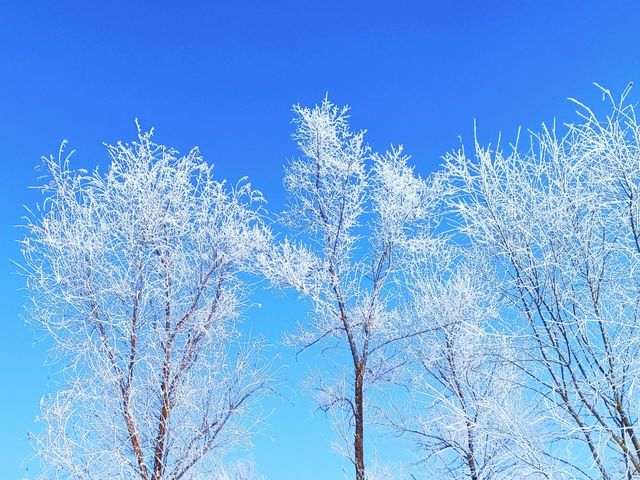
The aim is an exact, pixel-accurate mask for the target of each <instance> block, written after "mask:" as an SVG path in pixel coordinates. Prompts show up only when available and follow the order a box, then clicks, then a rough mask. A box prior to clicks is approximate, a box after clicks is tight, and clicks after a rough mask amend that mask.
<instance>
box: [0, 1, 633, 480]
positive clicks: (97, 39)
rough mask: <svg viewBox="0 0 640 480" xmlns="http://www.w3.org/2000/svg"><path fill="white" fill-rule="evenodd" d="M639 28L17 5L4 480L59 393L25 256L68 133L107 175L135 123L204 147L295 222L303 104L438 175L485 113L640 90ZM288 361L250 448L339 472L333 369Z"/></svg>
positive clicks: (425, 6) (8, 132) (488, 116)
mask: <svg viewBox="0 0 640 480" xmlns="http://www.w3.org/2000/svg"><path fill="white" fill-rule="evenodd" d="M639 27H640V3H638V2H631V1H625V2H603V1H598V2H590V1H580V2H577V1H576V2H563V1H538V2H533V1H530V2H523V1H504V2H498V1H492V2H477V1H465V2H462V1H451V2H444V1H442V2H432V1H422V2H403V1H394V2H371V1H370V2H344V1H342V2H340V1H328V0H327V1H323V2H300V1H298V2H264V1H263V2H243V1H237V2H227V3H222V2H194V1H182V2H179V3H178V2H147V3H145V2H86V1H85V2H79V1H76V2H73V1H56V2H8V1H6V2H1V4H0V58H1V61H2V69H1V74H0V167H1V169H0V196H1V198H0V200H1V202H0V205H2V208H0V229H1V234H0V314H1V315H2V331H1V333H0V478H2V479H14V478H15V479H18V478H24V476H25V469H24V466H22V461H23V459H24V458H25V457H26V456H27V455H28V454H29V452H30V448H29V445H28V443H27V441H26V433H27V432H28V431H29V430H33V429H34V428H36V426H34V423H33V420H34V418H35V417H36V415H37V414H38V402H39V399H40V397H41V395H42V394H43V393H45V392H46V391H47V388H49V385H48V383H47V375H48V371H47V369H46V368H45V367H44V366H43V362H44V361H45V353H46V349H45V345H44V344H42V343H39V344H36V343H35V342H34V334H33V333H32V332H31V331H29V330H28V329H27V328H25V326H24V325H23V321H22V320H21V319H20V318H19V314H20V312H21V305H22V304H23V302H24V299H23V298H22V294H21V293H20V292H19V290H18V289H19V288H20V286H21V284H22V280H21V279H20V278H19V277H17V276H15V275H13V274H12V273H13V272H14V271H15V267H13V266H12V265H11V263H10V261H9V260H10V259H14V260H15V259H18V258H19V252H18V248H17V245H16V240H17V239H18V238H19V237H20V235H21V233H20V230H19V229H17V228H15V225H17V224H19V223H20V221H21V220H20V218H21V215H22V214H23V213H24V210H23V207H22V205H23V204H27V205H34V204H35V202H36V201H38V193H37V192H36V191H33V190H28V189H27V187H28V186H29V185H34V184H36V183H37V173H36V172H35V171H34V167H35V166H36V165H37V164H38V162H39V157H40V156H41V155H42V154H49V153H54V152H56V151H57V149H58V146H59V144H60V142H61V140H63V139H68V140H69V142H70V145H71V147H72V148H75V149H76V150H77V154H76V156H75V163H74V165H75V166H76V167H85V168H93V167H95V166H96V165H99V164H100V165H105V157H106V156H105V152H104V149H103V147H102V145H101V143H102V142H115V141H117V140H119V139H123V140H131V139H132V138H133V137H134V135H135V125H134V119H135V118H136V117H137V118H139V119H140V122H141V123H142V125H143V127H145V128H148V127H152V126H153V127H155V128H156V132H157V136H156V139H157V141H159V142H162V143H165V144H169V145H173V146H175V147H176V148H178V149H180V150H181V151H185V150H187V149H189V148H190V147H192V146H194V145H198V146H199V147H200V148H201V150H202V152H203V154H204V156H205V158H206V159H207V160H208V161H209V162H212V163H215V165H216V168H217V172H218V175H219V176H220V177H226V178H229V179H231V180H235V179H237V178H239V177H241V176H244V175H249V176H250V177H251V179H252V182H253V184H254V185H255V186H256V187H258V188H260V189H261V190H262V191H263V192H264V194H265V195H266V197H267V198H268V199H269V202H270V206H271V208H272V209H274V210H276V211H278V210H280V209H281V207H282V200H283V196H282V194H283V191H282V187H281V174H282V167H283V163H284V162H285V161H286V160H287V159H288V158H291V157H292V156H294V155H295V154H296V152H295V146H294V144H293V142H292V141H291V139H290V134H291V132H292V125H291V123H290V120H291V116H292V115H291V105H292V104H294V103H298V102H300V103H304V104H311V103H316V102H318V101H320V100H321V99H322V97H323V96H324V95H325V93H326V92H329V94H330V97H331V99H332V100H333V101H334V102H337V103H340V104H343V103H348V104H349V105H351V107H352V124H353V126H354V127H356V128H367V129H368V131H369V133H368V137H367V138H368V141H369V143H370V144H371V145H372V146H373V147H374V148H375V149H384V148H386V147H387V145H388V144H389V143H393V144H400V143H402V144H404V145H405V148H406V151H407V152H408V153H410V154H412V155H413V158H414V161H415V164H416V165H417V168H418V170H419V171H420V172H421V173H424V174H427V173H428V172H430V171H432V170H433V169H434V168H436V167H437V165H438V163H439V159H440V156H441V155H442V154H443V153H445V152H446V151H448V150H451V149H452V148H455V147H457V146H458V145H459V139H458V136H462V137H463V138H464V139H465V141H469V140H470V139H471V134H472V129H473V120H474V118H475V119H477V120H478V132H479V135H480V139H481V140H482V141H486V142H489V141H491V140H493V139H495V137H496V134H497V133H498V132H499V131H502V132H503V134H504V135H505V136H506V137H507V138H508V139H509V138H512V137H513V136H514V135H515V132H516V130H517V127H518V126H520V125H521V126H523V127H524V128H534V129H535V128H537V127H538V126H539V125H540V123H541V122H542V121H552V120H553V119H554V117H555V118H557V119H558V121H559V122H564V121H570V120H574V119H575V116H574V114H573V112H574V110H575V108H574V106H573V105H572V104H570V103H569V102H567V100H566V99H567V98H568V97H577V98H580V99H582V100H585V101H587V102H589V103H598V102H599V101H600V97H599V95H598V92H597V91H596V89H595V88H594V87H593V86H592V83H593V82H598V83H600V84H602V85H605V86H607V87H609V88H611V89H613V90H614V91H616V92H620V91H621V90H622V88H623V87H624V85H625V84H627V83H628V82H629V81H636V82H637V81H638V80H640V78H639V74H640V55H639V54H640V39H639V37H638V31H639ZM632 97H633V98H634V99H636V98H638V97H637V92H636V93H634V94H633V95H632ZM259 296H260V299H261V301H263V303H264V306H263V307H262V309H260V310H252V311H251V312H250V315H249V317H250V318H249V321H250V322H252V325H253V326H254V327H253V328H254V330H257V331H261V332H264V333H265V334H266V335H267V336H268V337H269V338H270V339H271V340H272V341H274V342H277V341H278V339H279V338H280V336H281V335H282V333H283V332H285V331H287V330H288V329H290V328H291V327H292V326H293V325H294V322H295V321H296V320H299V319H302V318H304V317H303V316H304V309H303V306H302V305H301V304H300V303H298V302H296V300H295V297H294V296H287V297H284V299H283V298H277V299H276V298H274V297H272V296H271V295H270V294H267V293H260V295H259ZM282 363H283V364H287V365H289V368H288V369H287V370H285V380H286V382H285V383H286V388H285V389H284V390H285V391H284V393H285V396H286V400H280V399H273V400H271V401H270V402H269V403H268V405H267V408H268V410H269V411H273V413H272V415H271V417H270V419H269V421H268V423H269V424H270V425H271V426H270V427H268V428H267V429H266V430H265V433H267V434H268V435H270V436H271V438H268V437H260V438H258V439H257V440H256V445H255V447H254V449H253V450H252V452H251V454H252V456H253V458H254V460H255V461H256V462H257V464H258V469H259V471H260V472H261V473H263V474H264V475H266V477H267V478H268V479H272V480H289V479H291V480H293V479H300V478H304V479H307V480H321V479H322V480H326V479H329V478H341V473H340V472H341V468H343V467H344V466H345V464H344V463H343V462H342V461H340V460H339V459H338V458H337V457H336V456H335V455H334V454H333V453H332V452H331V451H330V450H329V448H328V440H329V439H330V438H331V430H330V429H329V427H328V423H327V421H326V420H325V419H324V416H323V415H322V414H319V413H314V412H313V407H312V404H311V403H310V401H309V400H308V399H307V398H306V397H304V396H300V394H297V395H296V396H295V397H294V396H293V392H296V391H297V390H299V388H298V387H299V382H300V379H301V378H302V377H303V375H304V372H305V370H306V369H307V368H308V367H310V366H313V365H316V364H317V363H318V361H317V358H316V357H315V356H314V355H313V354H310V355H307V356H302V357H301V358H299V359H298V361H297V362H296V359H295V357H294V356H293V354H292V352H288V351H287V352H285V353H284V354H283V358H282ZM380 445H383V444H382V443H381V444H380ZM379 448H380V449H383V447H379ZM384 449H387V447H384ZM32 471H33V470H32ZM349 471H350V470H349Z"/></svg>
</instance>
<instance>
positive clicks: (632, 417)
mask: <svg viewBox="0 0 640 480" xmlns="http://www.w3.org/2000/svg"><path fill="white" fill-rule="evenodd" d="M603 92H604V93H605V95H606V97H607V98H609V99H610V100H611V104H612V107H613V108H612V110H611V113H610V114H609V115H608V116H606V117H604V119H600V118H599V117H598V116H597V115H596V114H594V113H593V112H592V111H591V110H589V109H588V108H586V107H584V106H581V107H582V108H581V112H582V114H581V115H582V116H581V120H580V122H579V123H578V124H575V125H569V126H568V129H567V133H566V135H564V136H561V137H558V136H557V135H556V132H555V129H543V130H542V132H541V133H540V134H537V135H535V136H534V138H533V141H532V146H531V148H530V150H529V151H527V152H524V153H523V152H521V151H520V149H518V148H513V149H509V150H508V151H505V150H503V149H501V148H500V147H499V146H498V147H496V148H490V147H489V148H484V147H481V146H479V145H476V148H475V156H474V157H469V156H467V155H466V154H465V152H464V151H460V152H458V153H455V154H451V155H449V156H448V157H447V159H446V163H447V168H448V170H449V173H450V174H451V178H452V179H453V182H454V184H455V185H456V186H457V187H458V189H459V190H458V193H457V195H456V197H455V201H454V206H455V208H456V210H457V214H458V215H459V220H460V222H461V228H460V232H461V233H462V234H464V235H466V236H467V237H468V238H469V239H470V242H471V246H472V248H474V249H478V250H482V251H484V252H485V253H487V254H488V255H491V256H492V258H493V259H494V262H495V265H496V268H497V270H498V272H499V273H500V275H501V277H502V278H501V279H500V281H499V283H498V284H497V288H500V290H501V291H503V292H504V294H505V295H506V298H508V299H509V300H510V302H511V305H512V306H513V308H514V315H513V318H512V321H513V324H514V325H518V326H519V327H523V328H524V330H523V331H524V332H526V333H527V336H526V338H525V340H526V341H524V342H523V347H522V348H521V349H519V350H518V355H519V358H518V362H517V365H519V366H520V369H521V371H522V372H523V373H524V374H526V375H527V376H528V382H527V384H528V385H529V386H530V387H531V388H532V389H533V390H534V391H535V395H537V396H538V398H541V399H542V400H544V402H545V407H546V410H547V413H548V415H549V417H550V419H551V420H552V421H553V425H554V433H555V437H556V439H555V442H554V443H553V444H552V445H551V446H550V447H551V448H552V451H553V452H554V453H555V454H557V455H558V456H561V458H564V460H565V461H566V463H565V467H566V468H567V471H568V472H569V474H570V475H573V476H572V477H570V478H594V479H595V478H598V479H605V480H617V479H622V478H625V479H631V478H640V432H639V431H638V421H639V419H640V409H639V406H640V398H639V396H638V391H639V389H638V386H639V383H638V382H639V380H640V378H639V375H640V351H639V349H640V335H639V334H638V333H639V328H640V315H639V312H640V310H639V306H640V276H639V272H640V229H639V227H638V225H640V203H639V202H640V125H639V124H638V122H637V119H636V116H635V112H634V108H633V106H631V105H628V104H626V103H625V102H624V97H626V94H627V93H628V92H625V94H624V95H623V99H622V101H620V102H617V101H613V99H612V97H611V95H610V94H609V93H608V92H607V91H606V90H603ZM569 466H570V467H569Z"/></svg>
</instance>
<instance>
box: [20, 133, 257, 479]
mask: <svg viewBox="0 0 640 480" xmlns="http://www.w3.org/2000/svg"><path fill="white" fill-rule="evenodd" d="M63 147H64V145H63ZM107 151H108V154H109V157H110V161H111V163H110V166H109V167H108V170H107V171H106V172H105V173H102V172H99V171H98V170H97V169H96V170H95V171H94V172H92V173H89V172H86V171H72V170H70V168H69V157H66V158H63V157H64V154H63V149H61V151H60V155H59V157H58V159H54V158H53V157H52V158H46V159H44V164H45V167H46V169H47V170H48V177H47V178H48V180H47V181H46V183H45V184H44V186H43V187H42V192H43V194H44V201H43V202H42V204H41V205H40V206H39V208H38V209H37V210H36V211H34V212H33V213H32V214H31V215H30V216H29V217H28V224H27V225H26V229H27V233H26V236H25V238H24V240H23V242H22V250H23V254H24V259H25V260H24V272H25V275H26V283H27V289H28V292H29V295H30V303H29V305H28V307H27V309H28V318H29V319H30V321H31V322H33V323H34V324H35V325H37V326H38V327H41V328H42V329H44V331H45V332H46V333H47V334H48V336H49V338H50V339H51V340H52V343H53V351H52V355H53V360H54V361H56V362H57V364H58V365H60V366H61V367H62V368H61V371H60V374H59V375H58V376H57V379H58V380H57V382H56V383H55V386H56V387H57V391H54V392H53V393H52V394H51V395H49V396H48V397H45V398H44V399H43V401H42V416H41V426H42V431H41V433H39V434H36V436H35V440H34V443H35V447H36V449H37V452H38V454H39V456H40V458H41V460H42V464H43V469H44V474H43V475H44V476H46V478H74V479H83V480H86V479H98V480H105V479H124V478H127V479H134V478H139V479H143V480H160V479H172V480H178V479H180V478H184V479H186V478H191V479H195V478H213V476H215V474H217V473H218V471H219V470H218V466H219V462H220V460H221V454H222V452H223V451H224V450H225V449H227V448H229V447H232V446H233V445H236V444H237V443H238V442H246V441H247V440H248V439H249V438H250V436H249V435H250V433H251V431H252V428H253V427H254V426H255V422H256V421H257V420H258V419H257V417H255V416H251V415H247V409H246V407H247V406H248V405H249V403H250V401H252V400H253V399H255V398H257V397H258V396H259V395H260V394H261V392H263V391H264V389H265V385H266V382H267V380H268V376H267V374H266V372H265V367H264V366H263V365H262V364H261V358H260V350H261V347H260V342H259V341H258V340H251V339H244V338H243V337H241V335H240V333H239V330H238V328H237V319H238V316H239V313H240V311H241V308H242V307H243V305H244V304H245V300H246V293H247V285H246V275H242V274H243V273H246V272H251V271H252V264H253V261H252V258H253V257H254V254H255V252H256V251H257V250H261V249H263V244H264V242H265V241H266V240H267V239H268V237H269V232H268V230H267V228H266V227H265V225H264V223H263V220H262V217H261V211H260V205H261V202H262V197H261V195H260V194H259V193H258V192H257V191H255V190H253V189H252V188H251V186H250V184H248V183H247V182H246V181H241V182H240V183H238V184H237V185H236V186H235V187H229V186H228V185H227V184H226V183H225V182H220V181H217V180H215V179H214V178H213V177H212V167H211V166H209V165H207V164H206V163H205V162H204V160H203V158H202V157H201V155H200V153H199V152H198V150H197V149H193V150H192V151H190V152H189V153H188V154H187V155H184V156H179V155H178V153H177V152H176V151H174V150H172V149H170V148H166V147H164V146H161V145H157V144H155V143H153V141H152V138H151V132H149V133H141V134H139V138H138V140H137V141H136V142H134V143H131V144H123V143H118V144H117V145H115V146H108V147H107ZM249 413H250V412H249Z"/></svg>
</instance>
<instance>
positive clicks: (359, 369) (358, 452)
mask: <svg viewBox="0 0 640 480" xmlns="http://www.w3.org/2000/svg"><path fill="white" fill-rule="evenodd" d="M355 374H356V383H355V412H354V414H355V417H356V434H355V439H354V447H355V467H356V480H364V409H363V383H364V363H363V362H358V363H356V365H355Z"/></svg>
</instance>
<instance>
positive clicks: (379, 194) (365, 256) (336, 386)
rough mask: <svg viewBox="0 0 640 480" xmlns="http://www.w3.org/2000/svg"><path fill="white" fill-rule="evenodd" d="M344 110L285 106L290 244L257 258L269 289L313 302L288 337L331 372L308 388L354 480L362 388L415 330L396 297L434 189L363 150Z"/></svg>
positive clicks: (429, 221) (398, 358)
mask: <svg viewBox="0 0 640 480" xmlns="http://www.w3.org/2000/svg"><path fill="white" fill-rule="evenodd" d="M347 111H348V110H347V108H338V107H336V106H335V105H333V104H332V103H330V102H329V101H328V100H326V99H325V100H324V102H323V103H322V104H321V105H319V106H315V107H313V108H306V107H301V106H296V107H294V112H295V115H296V117H295V123H296V127H297V128H296V131H295V134H294V139H295V140H296V141H297V144H298V147H299V149H300V152H301V153H302V157H301V158H299V159H297V160H294V161H292V162H291V163H290V164H289V166H288V167H287V169H286V172H285V177H284V185H285V188H286V191H287V193H288V209H287V211H286V212H285V213H284V214H283V215H282V221H283V223H284V224H285V225H286V226H287V227H289V228H290V229H291V230H292V231H293V232H294V233H295V234H296V235H297V238H298V240H299V242H298V243H296V242H295V241H289V240H286V241H284V242H282V243H281V244H280V245H279V246H278V249H277V250H276V251H275V252H272V253H270V254H268V255H265V256H264V258H263V260H262V261H263V264H265V265H266V267H265V269H266V271H267V274H268V276H269V277H270V278H271V279H272V280H273V282H274V283H275V284H276V285H279V286H288V287H293V288H295V289H297V291H298V292H300V293H301V294H302V296H303V297H305V298H307V299H308V300H310V302H311V304H312V305H313V311H312V313H311V315H310V319H309V321H308V323H307V324H304V325H301V326H300V329H299V331H298V332H297V333H296V334H294V335H292V336H291V338H290V340H291V343H292V344H295V345H297V346H298V347H299V348H301V349H306V348H308V347H311V346H313V345H315V344H323V345H324V349H323V355H324V358H325V359H326V361H327V364H328V365H330V366H331V368H327V369H325V370H324V371H322V372H320V373H319V375H318V378H314V379H313V380H312V388H313V389H314V390H315V391H316V392H317V400H318V402H319V406H320V407H321V408H322V409H324V410H325V411H327V412H330V413H331V414H332V415H334V419H335V420H336V426H337V430H338V432H339V436H340V437H341V440H342V442H341V443H340V444H339V445H338V448H339V451H340V452H341V453H343V454H344V455H345V456H346V457H347V458H348V459H350V460H351V462H352V463H353V465H354V467H355V478H356V480H364V478H365V455H364V432H365V411H366V405H367V402H368V399H369V396H368V395H367V391H368V389H369V388H370V387H372V386H374V385H379V384H380V383H381V382H384V381H387V380H390V379H392V378H393V377H394V375H396V374H397V369H398V367H399V366H400V365H402V363H403V362H404V358H403V355H402V353H403V352H402V348H401V347H400V340H402V339H407V338H409V337H411V336H412V335H416V334H417V333H418V332H417V331H415V330H414V329H413V326H412V325H410V324H408V325H406V326H407V328H406V329H403V328H401V327H400V325H399V323H400V322H401V321H402V317H401V315H400V314H399V311H400V310H399V309H398V300H400V299H401V298H403V297H404V295H405V293H406V292H405V289H404V288H403V287H402V281H401V279H402V277H403V275H404V274H405V273H406V268H407V263H406V262H408V261H410V258H411V257H410V255H408V252H409V251H410V247H411V244H412V242H413V241H417V240H416V239H417V238H418V237H420V236H423V235H426V233H425V232H428V233H430V232H432V231H433V229H434V228H435V222H434V219H435V212H436V209H435V204H436V203H437V199H438V195H437V191H438V185H439V183H438V182H426V181H425V180H423V179H421V178H420V177H419V176H417V175H416V174H415V173H414V172H413V169H412V167H410V166H409V165H408V164H407V160H408V158H407V157H406V156H404V155H403V153H402V149H401V148H397V149H392V150H391V151H389V152H387V153H385V154H371V152H370V150H369V148H368V147H367V146H365V144H364V142H363V136H364V133H363V132H358V133H354V132H352V131H351V130H350V128H349V125H348V121H347V120H348V119H347Z"/></svg>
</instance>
